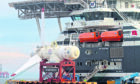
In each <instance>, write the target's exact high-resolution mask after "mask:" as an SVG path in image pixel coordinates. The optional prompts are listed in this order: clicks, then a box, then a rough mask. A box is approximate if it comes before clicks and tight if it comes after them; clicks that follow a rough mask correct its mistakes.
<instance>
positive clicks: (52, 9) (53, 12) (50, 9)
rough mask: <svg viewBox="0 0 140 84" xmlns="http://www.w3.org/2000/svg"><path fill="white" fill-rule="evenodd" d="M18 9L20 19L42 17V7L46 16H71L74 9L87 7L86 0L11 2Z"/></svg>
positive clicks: (10, 4)
mask: <svg viewBox="0 0 140 84" xmlns="http://www.w3.org/2000/svg"><path fill="white" fill-rule="evenodd" d="M9 6H10V7H13V8H15V9H16V10H18V17H19V18H20V19H32V18H41V9H42V8H45V18H60V17H69V16H70V15H69V14H70V13H71V12H72V11H73V10H80V9H83V8H87V7H88V4H86V2H85V1H84V0H30V1H23V2H13V3H9Z"/></svg>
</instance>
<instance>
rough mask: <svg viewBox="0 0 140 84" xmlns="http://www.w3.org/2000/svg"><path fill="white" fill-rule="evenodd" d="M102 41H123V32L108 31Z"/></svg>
mask: <svg viewBox="0 0 140 84" xmlns="http://www.w3.org/2000/svg"><path fill="white" fill-rule="evenodd" d="M101 39H102V41H122V39H123V32H122V31H121V30H117V31H106V32H103V33H102V34H101Z"/></svg>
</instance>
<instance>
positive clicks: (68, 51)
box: [11, 8, 80, 77]
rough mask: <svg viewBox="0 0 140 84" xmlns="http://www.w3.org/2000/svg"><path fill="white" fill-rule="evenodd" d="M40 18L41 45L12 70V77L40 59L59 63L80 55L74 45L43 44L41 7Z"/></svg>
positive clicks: (43, 26) (43, 18) (43, 20)
mask: <svg viewBox="0 0 140 84" xmlns="http://www.w3.org/2000/svg"><path fill="white" fill-rule="evenodd" d="M41 18H42V26H41V31H40V32H39V34H41V35H40V38H41V43H42V47H39V48H38V49H37V50H36V52H35V53H34V55H33V56H32V57H31V58H30V59H29V60H28V61H27V62H26V63H25V64H24V65H23V66H22V67H20V68H19V69H18V70H17V71H16V72H14V73H13V74H12V75H11V76H12V77H14V76H16V75H19V74H20V73H21V72H24V71H26V70H27V69H29V68H31V67H32V66H34V65H36V64H37V63H39V62H40V61H41V60H42V59H47V60H48V62H49V63H59V62H60V61H62V60H64V59H68V60H74V59H77V58H78V57H79V55H80V50H79V48H78V47H76V46H64V45H63V46H57V43H54V44H52V45H50V46H45V39H44V34H45V33H44V30H45V29H44V28H45V14H44V8H42V13H41Z"/></svg>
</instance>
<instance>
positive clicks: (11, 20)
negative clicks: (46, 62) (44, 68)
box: [0, 0, 71, 80]
mask: <svg viewBox="0 0 140 84" xmlns="http://www.w3.org/2000/svg"><path fill="white" fill-rule="evenodd" d="M16 1H23V0H0V10H1V13H0V64H2V71H3V72H4V71H6V72H9V73H10V74H12V73H13V72H14V71H16V69H18V68H19V67H20V66H22V65H23V64H24V63H25V62H26V61H28V60H29V59H30V57H31V56H30V55H31V53H32V52H34V50H35V48H36V46H37V45H39V44H40V39H39V34H38V30H37V25H36V21H35V19H31V20H21V19H19V18H18V16H17V11H16V10H15V9H14V8H10V7H9V5H8V3H10V2H16ZM61 21H62V26H63V29H64V28H65V22H70V21H71V20H70V18H63V19H61ZM45 26H46V28H45V42H46V43H47V42H52V41H54V40H56V39H57V37H58V35H59V34H60V31H59V26H58V23H57V19H46V20H45ZM38 70H39V65H36V66H34V67H32V68H31V69H29V70H27V71H25V72H24V73H22V74H21V75H20V76H19V77H17V78H19V79H28V80H32V79H38V75H39V73H38V72H39V71H38Z"/></svg>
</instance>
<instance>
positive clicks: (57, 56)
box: [38, 46, 80, 63]
mask: <svg viewBox="0 0 140 84" xmlns="http://www.w3.org/2000/svg"><path fill="white" fill-rule="evenodd" d="M38 55H39V56H40V57H41V58H42V59H47V60H48V61H49V62H55V63H58V62H60V61H62V60H64V59H68V60H75V59H77V58H78V57H79V55H80V50H79V48H78V47H76V46H47V47H43V48H42V49H40V52H39V54H38Z"/></svg>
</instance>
